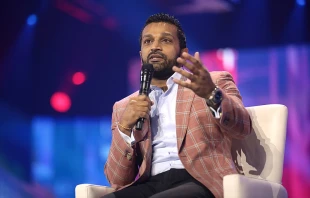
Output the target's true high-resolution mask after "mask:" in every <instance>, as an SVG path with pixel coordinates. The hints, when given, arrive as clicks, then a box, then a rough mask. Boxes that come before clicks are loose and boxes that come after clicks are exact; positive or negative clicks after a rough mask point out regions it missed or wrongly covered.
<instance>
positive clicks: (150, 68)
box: [142, 63, 154, 71]
mask: <svg viewBox="0 0 310 198" xmlns="http://www.w3.org/2000/svg"><path fill="white" fill-rule="evenodd" d="M142 70H151V71H153V70H154V67H153V65H152V64H148V63H147V64H143V65H142Z"/></svg>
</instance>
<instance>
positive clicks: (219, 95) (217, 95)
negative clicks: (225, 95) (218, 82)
mask: <svg viewBox="0 0 310 198" xmlns="http://www.w3.org/2000/svg"><path fill="white" fill-rule="evenodd" d="M213 99H214V102H215V103H220V102H221V101H222V91H221V90H219V89H218V90H216V92H215V94H214V97H213Z"/></svg>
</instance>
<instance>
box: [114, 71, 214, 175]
mask: <svg viewBox="0 0 310 198" xmlns="http://www.w3.org/2000/svg"><path fill="white" fill-rule="evenodd" d="M173 78H176V79H180V78H181V74H179V73H174V74H173V75H172V76H171V77H170V78H169V79H168V80H167V82H166V85H167V87H168V89H167V91H166V92H163V90H162V89H161V88H159V87H156V86H153V85H151V92H150V94H149V98H150V99H151V100H152V101H153V102H154V104H153V105H152V107H151V111H150V117H151V128H152V147H153V156H152V170H151V174H152V175H157V174H159V173H162V172H165V171H168V170H170V169H172V168H175V169H182V168H184V166H183V164H182V162H181V161H180V159H179V156H178V149H177V138H176V121H175V111H176V110H175V109H176V98H177V91H178V84H176V83H174V81H173ZM210 109H211V110H212V111H213V112H214V115H215V117H216V118H220V114H219V113H220V107H219V108H218V109H217V111H215V110H214V109H213V108H211V107H210ZM119 132H120V134H121V136H122V137H123V138H124V139H125V141H126V142H128V143H129V144H130V143H131V142H132V141H134V136H133V133H132V134H131V137H129V136H127V135H126V134H124V133H122V132H121V131H120V130H119Z"/></svg>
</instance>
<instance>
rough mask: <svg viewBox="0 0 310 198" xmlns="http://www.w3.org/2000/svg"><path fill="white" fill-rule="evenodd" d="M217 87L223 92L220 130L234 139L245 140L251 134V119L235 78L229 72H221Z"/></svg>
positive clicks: (219, 122)
mask: <svg viewBox="0 0 310 198" xmlns="http://www.w3.org/2000/svg"><path fill="white" fill-rule="evenodd" d="M216 85H217V86H218V87H219V88H220V89H221V90H222V92H223V100H222V103H221V109H222V116H221V118H220V119H219V121H218V124H219V127H220V129H221V130H222V131H223V132H224V133H226V134H227V135H229V136H231V137H233V138H237V139H243V138H245V136H247V135H248V134H250V133H251V129H252V124H251V118H250V115H249V113H248V111H247V110H246V109H245V107H244V105H243V103H242V97H241V95H240V92H239V90H238V88H237V86H236V84H235V82H234V80H233V77H232V76H231V74H230V73H228V72H221V74H220V76H219V78H218V79H216Z"/></svg>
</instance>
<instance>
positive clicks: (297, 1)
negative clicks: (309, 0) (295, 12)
mask: <svg viewBox="0 0 310 198" xmlns="http://www.w3.org/2000/svg"><path fill="white" fill-rule="evenodd" d="M296 3H297V4H298V5H300V6H304V5H306V1H305V0H296Z"/></svg>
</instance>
